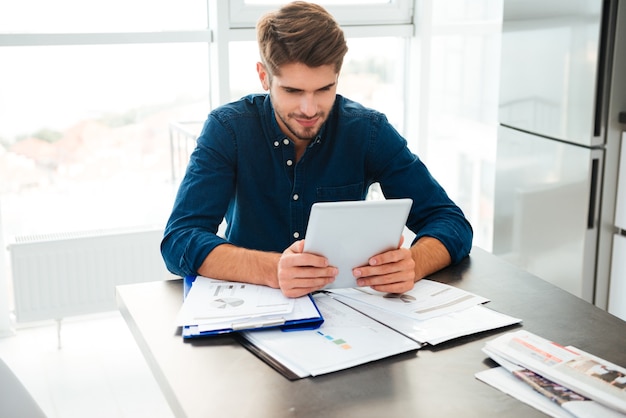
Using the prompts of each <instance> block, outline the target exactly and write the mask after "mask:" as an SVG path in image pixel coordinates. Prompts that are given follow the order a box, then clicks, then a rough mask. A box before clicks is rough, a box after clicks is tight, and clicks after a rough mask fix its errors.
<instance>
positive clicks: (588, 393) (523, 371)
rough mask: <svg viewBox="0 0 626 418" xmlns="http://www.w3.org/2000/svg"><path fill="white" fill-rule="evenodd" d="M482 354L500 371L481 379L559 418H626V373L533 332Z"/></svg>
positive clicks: (504, 339)
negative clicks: (488, 357)
mask: <svg viewBox="0 0 626 418" xmlns="http://www.w3.org/2000/svg"><path fill="white" fill-rule="evenodd" d="M483 351H484V352H485V353H486V354H487V355H489V356H490V357H491V358H492V359H493V360H494V361H496V362H497V363H499V364H500V366H501V367H498V368H494V369H491V370H486V371H482V372H479V373H477V374H476V377H477V378H478V379H479V380H482V381H484V382H485V383H487V384H490V385H491V386H494V387H495V388H497V389H500V390H502V391H503V392H506V393H508V394H510V395H512V396H514V397H516V398H518V399H520V400H521V401H523V402H525V403H527V404H529V405H531V406H533V407H535V408H537V409H539V410H541V411H542V412H544V413H546V414H548V415H550V416H554V417H571V416H575V417H580V418H583V417H589V418H591V417H593V418H595V417H626V369H624V368H623V367H620V366H618V365H615V364H613V363H610V362H608V361H606V360H603V359H601V358H599V357H596V356H593V355H591V354H589V353H586V352H584V351H582V350H579V349H577V348H576V347H572V346H567V347H563V346H561V345H558V344H556V343H554V342H552V341H549V340H546V339H544V338H542V337H539V336H537V335H535V334H532V333H530V332H528V331H524V330H520V331H517V332H512V333H507V334H505V335H503V336H501V337H498V338H496V339H494V340H492V341H489V342H488V343H487V344H486V345H485V347H484V349H483Z"/></svg>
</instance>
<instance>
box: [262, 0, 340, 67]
mask: <svg viewBox="0 0 626 418" xmlns="http://www.w3.org/2000/svg"><path fill="white" fill-rule="evenodd" d="M257 40H258V43H259V52H260V54H261V61H262V63H263V65H264V66H265V68H266V70H267V71H268V72H269V74H270V76H271V75H272V74H277V75H279V74H280V67H281V66H282V65H284V64H291V63H301V64H304V65H306V66H308V67H312V68H315V67H319V66H322V65H334V66H335V70H336V71H337V73H338V72H339V71H340V70H341V65H342V63H343V57H344V55H346V52H347V51H348V46H347V45H346V40H345V38H344V35H343V31H342V30H341V28H340V27H339V24H338V23H337V22H336V21H335V19H334V18H333V16H332V15H331V14H330V13H328V12H327V11H326V9H324V8H323V7H322V6H319V5H317V4H312V3H307V2H304V1H295V2H293V3H289V4H287V5H285V6H283V7H282V8H281V9H279V10H278V11H275V12H271V13H268V14H266V15H265V16H263V17H262V18H261V19H260V20H259V21H258V23H257Z"/></svg>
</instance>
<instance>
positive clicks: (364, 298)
mask: <svg viewBox="0 0 626 418" xmlns="http://www.w3.org/2000/svg"><path fill="white" fill-rule="evenodd" d="M331 293H332V295H333V297H335V298H337V299H338V300H340V301H342V302H343V303H345V304H347V305H349V306H351V307H353V308H354V309H356V310H358V311H359V312H361V313H363V314H364V315H367V316H370V317H372V318H374V319H377V320H379V321H381V322H383V323H384V324H386V325H387V326H389V327H391V328H393V329H395V330H396V331H398V332H400V333H402V334H404V335H406V336H407V337H409V338H411V339H413V340H415V341H417V342H419V343H421V344H422V345H424V344H430V345H437V344H440V343H442V342H445V341H449V340H452V339H454V338H458V337H462V336H465V335H471V334H475V333H478V332H482V331H488V330H492V329H497V328H501V327H505V326H508V325H513V324H517V323H520V322H521V321H522V320H521V319H519V318H514V317H511V316H508V315H504V314H501V313H499V312H496V311H493V310H491V309H489V308H487V307H485V306H483V304H484V303H486V302H489V300H488V299H486V298H484V297H482V296H478V295H475V294H473V293H470V292H466V291H465V290H462V289H458V288H456V287H453V286H450V285H447V284H444V283H439V282H435V281H432V280H427V279H423V280H420V281H418V282H417V283H415V286H414V287H413V289H412V290H411V291H409V292H406V293H402V294H395V293H382V292H377V291H375V290H372V289H370V288H350V289H334V290H332V291H331Z"/></svg>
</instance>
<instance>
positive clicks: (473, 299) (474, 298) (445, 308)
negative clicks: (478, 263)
mask: <svg viewBox="0 0 626 418" xmlns="http://www.w3.org/2000/svg"><path fill="white" fill-rule="evenodd" d="M331 292H332V293H335V294H337V295H341V296H345V297H348V298H351V299H355V300H358V301H360V302H363V303H367V304H369V305H372V306H375V307H377V308H380V309H384V310H387V311H391V312H393V313H394V314H396V315H405V316H407V317H409V318H413V319H417V320H425V319H430V318H434V317H437V316H441V315H445V314H449V313H452V312H457V311H460V310H463V309H466V308H470V307H472V306H476V305H480V304H483V303H486V302H489V299H487V298H484V297H482V296H478V295H475V294H473V293H470V292H466V291H465V290H462V289H459V288H456V287H453V286H449V285H447V284H444V283H439V282H435V281H432V280H427V279H422V280H420V281H418V282H417V283H415V286H414V287H413V289H412V290H410V291H408V292H406V293H384V292H378V291H376V290H373V289H371V288H369V287H368V288H365V287H358V288H357V287H354V288H349V289H333V290H331Z"/></svg>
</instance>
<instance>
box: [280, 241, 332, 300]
mask: <svg viewBox="0 0 626 418" xmlns="http://www.w3.org/2000/svg"><path fill="white" fill-rule="evenodd" d="M303 249H304V240H300V241H296V242H294V243H293V244H292V245H291V246H290V247H289V248H287V249H286V250H285V251H283V253H282V255H281V256H280V259H279V261H278V285H279V286H280V290H282V292H283V294H284V295H285V296H287V297H291V298H296V297H300V296H304V295H306V294H308V293H311V292H313V291H315V290H319V289H321V288H323V287H324V286H326V285H327V284H329V283H332V282H334V281H335V276H337V273H338V272H339V270H338V269H337V268H336V267H332V266H329V265H328V259H327V258H326V257H323V256H320V255H315V254H312V253H305V252H303Z"/></svg>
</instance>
